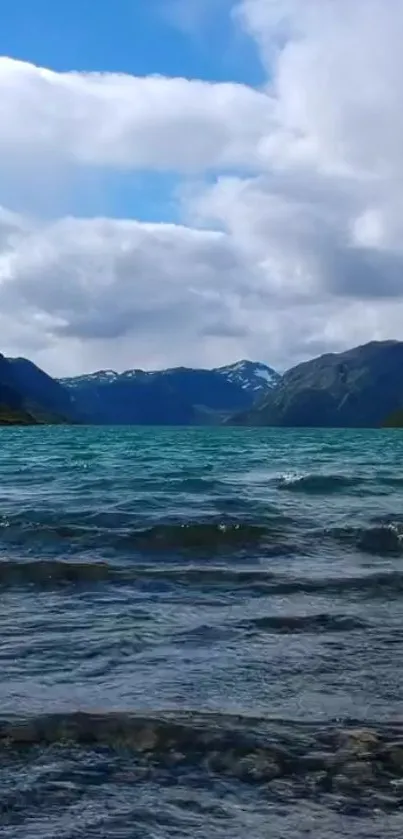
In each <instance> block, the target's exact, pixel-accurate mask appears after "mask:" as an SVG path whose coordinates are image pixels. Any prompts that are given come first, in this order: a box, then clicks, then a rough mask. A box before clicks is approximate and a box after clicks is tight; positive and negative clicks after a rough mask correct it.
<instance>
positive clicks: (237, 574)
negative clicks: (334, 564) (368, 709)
mask: <svg viewBox="0 0 403 839" xmlns="http://www.w3.org/2000/svg"><path fill="white" fill-rule="evenodd" d="M99 584H101V585H103V584H109V585H114V586H131V585H152V586H153V587H154V586H155V585H156V584H161V585H164V586H166V585H172V586H173V587H174V588H177V587H178V586H179V587H183V588H190V589H195V590H199V591H200V590H204V589H208V590H212V589H217V590H221V591H224V592H230V593H231V592H235V591H236V592H238V594H239V593H240V592H242V593H245V594H248V595H253V596H257V597H259V596H270V595H273V596H286V595H293V594H309V595H310V594H322V595H325V596H326V595H328V596H331V597H335V596H337V595H339V594H345V595H346V596H348V595H349V594H353V595H354V596H359V597H363V598H364V599H366V598H367V599H374V598H375V599H378V598H381V599H382V598H384V597H396V596H400V595H401V594H402V593H403V572H402V573H400V572H397V571H395V572H394V571H382V572H376V573H371V574H366V575H357V576H351V577H318V578H312V577H306V578H304V577H287V576H286V575H282V574H281V573H276V572H272V571H267V570H265V569H259V568H251V569H247V568H246V569H245V568H239V569H237V568H229V567H225V566H222V567H221V566H211V565H209V566H195V565H188V566H186V565H177V566H172V565H160V566H158V565H147V566H138V565H131V566H130V565H120V566H119V565H116V564H115V565H114V564H112V563H107V562H71V561H63V560H31V561H23V562H21V561H18V562H13V561H9V560H5V561H4V560H3V561H0V589H7V588H13V587H20V588H21V587H27V586H30V587H34V588H38V589H48V588H51V589H52V588H54V589H57V588H65V587H72V588H74V587H79V588H82V587H83V586H84V587H92V586H97V585H99ZM256 620H259V618H257V619H256ZM271 620H272V621H273V627H274V626H275V623H276V620H277V618H276V617H274V618H268V619H267V621H268V622H270V621H271ZM280 620H281V619H280ZM285 620H286V621H287V620H290V621H291V623H292V621H293V620H295V619H294V618H292V617H291V618H289V619H287V618H286V619H285ZM299 620H302V621H304V618H302V619H299ZM309 620H312V618H307V619H306V621H307V623H306V626H305V630H304V628H303V623H302V624H301V628H300V629H299V630H298V627H297V628H296V629H295V631H309V630H308V628H307V627H308V625H309ZM316 620H317V622H319V623H320V621H322V622H323V629H322V631H326V625H325V624H326V621H328V623H327V626H329V618H328V617H327V616H326V615H324V616H317V618H316ZM335 620H336V622H337V617H336V618H335ZM340 620H342V619H341V618H340ZM340 620H339V623H338V625H339V626H341V625H342V624H341V623H340ZM290 625H291V624H290ZM335 625H336V624H334V626H335ZM312 626H313V625H312ZM351 628H353V627H351ZM355 628H359V627H358V626H357V627H355ZM317 629H318V631H319V627H318V626H317ZM278 631H281V626H280V624H279V626H278ZM328 631H334V629H333V630H330V629H328ZM340 631H342V629H340Z"/></svg>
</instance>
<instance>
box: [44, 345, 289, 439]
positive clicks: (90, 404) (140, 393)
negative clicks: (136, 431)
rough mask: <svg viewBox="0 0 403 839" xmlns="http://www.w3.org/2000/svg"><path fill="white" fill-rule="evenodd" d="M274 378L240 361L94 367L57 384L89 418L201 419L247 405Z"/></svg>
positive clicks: (177, 422) (261, 366)
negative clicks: (121, 368) (120, 368)
mask: <svg viewBox="0 0 403 839" xmlns="http://www.w3.org/2000/svg"><path fill="white" fill-rule="evenodd" d="M279 380H280V376H279V375H278V374H277V373H276V372H275V371H274V370H272V368H271V367H268V366H267V365H264V364H261V363H258V362H256V363H254V362H251V361H240V362H237V363H236V364H232V365H228V366H227V367H219V368H215V369H213V370H203V369H200V370H199V369H192V368H187V367H176V368H171V369H168V370H157V371H151V372H148V371H144V370H136V369H134V370H126V371H125V372H124V373H116V372H115V371H114V370H100V371H98V372H96V373H90V374H88V375H83V376H76V377H73V378H67V379H60V380H59V385H61V386H62V387H63V388H65V389H66V390H67V391H68V392H69V393H70V396H71V397H72V399H73V403H74V406H75V408H76V410H77V411H78V413H79V414H80V416H82V417H84V420H86V421H87V422H89V423H94V422H95V423H102V424H128V425H131V424H139V425H206V424H212V423H217V422H220V421H221V420H222V419H224V418H225V417H226V416H229V415H231V414H232V413H234V412H236V411H242V410H245V409H248V408H250V407H251V406H252V405H253V403H254V402H255V401H256V399H259V398H262V396H263V394H266V393H268V392H269V391H270V389H271V388H272V387H274V386H275V384H277V383H278V381H279Z"/></svg>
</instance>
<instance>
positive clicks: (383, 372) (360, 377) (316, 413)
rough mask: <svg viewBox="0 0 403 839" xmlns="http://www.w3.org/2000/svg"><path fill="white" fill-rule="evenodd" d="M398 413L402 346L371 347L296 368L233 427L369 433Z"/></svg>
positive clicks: (401, 404)
mask: <svg viewBox="0 0 403 839" xmlns="http://www.w3.org/2000/svg"><path fill="white" fill-rule="evenodd" d="M402 408H403V343H402V342H399V341H384V342H376V341H374V342H372V343H370V344H366V345H364V346H361V347H356V348H355V349H352V350H348V351H347V352H344V353H340V354H328V355H323V356H321V357H320V358H316V359H313V360H312V361H308V362H305V363H304V364H299V365H298V366H297V367H294V368H292V369H291V370H289V371H288V372H287V373H285V374H284V376H283V377H282V378H281V380H280V382H279V383H278V384H277V386H276V387H275V388H273V389H272V390H271V391H270V392H269V393H268V394H267V396H266V397H265V398H263V399H262V400H260V402H259V403H258V404H256V405H255V406H253V407H252V408H251V409H249V410H247V411H244V412H240V413H239V414H238V415H236V416H234V417H232V418H231V419H230V422H231V423H233V424H235V425H258V426H262V425H263V426H266V425H267V426H290V427H304V426H306V427H336V428H337V427H347V428H373V427H379V426H381V425H383V424H385V421H386V418H388V417H393V415H394V414H395V412H397V411H399V410H400V409H402Z"/></svg>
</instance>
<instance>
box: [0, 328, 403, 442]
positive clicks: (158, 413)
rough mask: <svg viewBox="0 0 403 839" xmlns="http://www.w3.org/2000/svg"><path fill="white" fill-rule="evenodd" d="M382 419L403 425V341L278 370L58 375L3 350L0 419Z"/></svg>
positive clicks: (346, 423) (284, 423)
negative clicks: (9, 356) (68, 376)
mask: <svg viewBox="0 0 403 839" xmlns="http://www.w3.org/2000/svg"><path fill="white" fill-rule="evenodd" d="M60 422H64V423H87V424H100V425H106V424H112V425H113V424H116V425H219V424H231V425H234V426H277V427H324V428H325V427H334V428H342V427H347V428H352V427H355V428H376V427H380V426H401V425H403V342H400V341H381V342H376V341H373V342H371V343H369V344H366V345H364V346H360V347H356V348H354V349H352V350H348V351H346V352H343V353H338V354H336V353H333V354H331V353H328V354H326V355H322V356H320V357H319V358H315V359H312V360H311V361H307V362H304V363H302V364H299V365H297V366H296V367H293V368H292V369H290V370H288V371H287V372H286V373H284V375H282V376H281V375H280V374H279V373H277V372H276V371H275V370H273V369H272V368H271V367H269V366H267V365H266V364H262V363H260V362H252V361H245V360H243V361H239V362H236V363H235V364H232V365H227V366H226V367H217V368H214V369H212V370H206V369H192V368H189V367H176V368H172V369H167V370H156V371H145V370H138V369H133V370H127V371H125V372H124V373H117V372H115V371H113V370H100V371H98V372H96V373H90V374H87V375H82V376H75V377H71V378H64V379H53V378H51V377H50V376H48V375H47V374H46V373H44V371H43V370H41V369H40V368H39V367H37V366H36V365H35V364H33V363H32V362H31V361H29V360H27V359H25V358H6V357H5V356H3V355H1V354H0V424H2V425H5V424H16V423H18V424H43V423H60Z"/></svg>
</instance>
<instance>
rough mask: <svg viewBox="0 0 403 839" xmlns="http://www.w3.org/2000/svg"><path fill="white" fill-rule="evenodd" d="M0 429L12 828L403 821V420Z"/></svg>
mask: <svg viewBox="0 0 403 839" xmlns="http://www.w3.org/2000/svg"><path fill="white" fill-rule="evenodd" d="M0 436H1V445H0V598H1V599H0V665H1V674H2V678H1V683H0V833H1V835H2V836H4V837H7V839H17V837H18V839H19V837H21V839H31V837H32V839H33V838H34V837H35V839H36V837H41V839H42V838H43V839H51V838H52V839H53V837H58V839H68V838H69V839H70V837H71V839H75V837H77V839H78V837H83V838H84V837H100V836H101V837H111V838H112V837H121V838H122V839H129V838H130V839H137V837H139V839H140V838H141V839H151V838H152V839H160V838H161V839H165V837H166V838H167V839H170V837H203V839H221V837H228V839H229V838H230V837H231V839H238V838H239V839H241V837H242V839H245V837H247V836H253V837H254V839H261V837H262V839H263V837H267V836H268V835H270V836H271V837H273V839H280V837H287V839H290V838H291V839H292V837H301V836H310V837H315V839H319V837H323V839H333V838H334V839H336V837H337V839H339V837H353V836H354V837H355V839H357V837H385V839H388V837H398V836H399V837H401V836H402V835H403V815H402V810H401V806H402V802H403V704H402V696H403V690H402V688H403V670H402V664H403V538H402V537H403V469H402V464H403V434H401V433H400V432H399V431H395V432H393V431H390V432H389V431H385V432H344V431H324V432H321V431H312V432H311V431H291V430H267V429H263V430H255V429H251V430H248V429H228V430H227V429H225V430H224V429H217V430H215V429H189V430H188V429H174V430H172V429H169V430H165V429H122V428H118V429H117V428H114V429H109V428H91V429H90V428H88V429H77V428H49V429H43V428H33V429H21V430H20V429H2V430H1V435H0Z"/></svg>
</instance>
